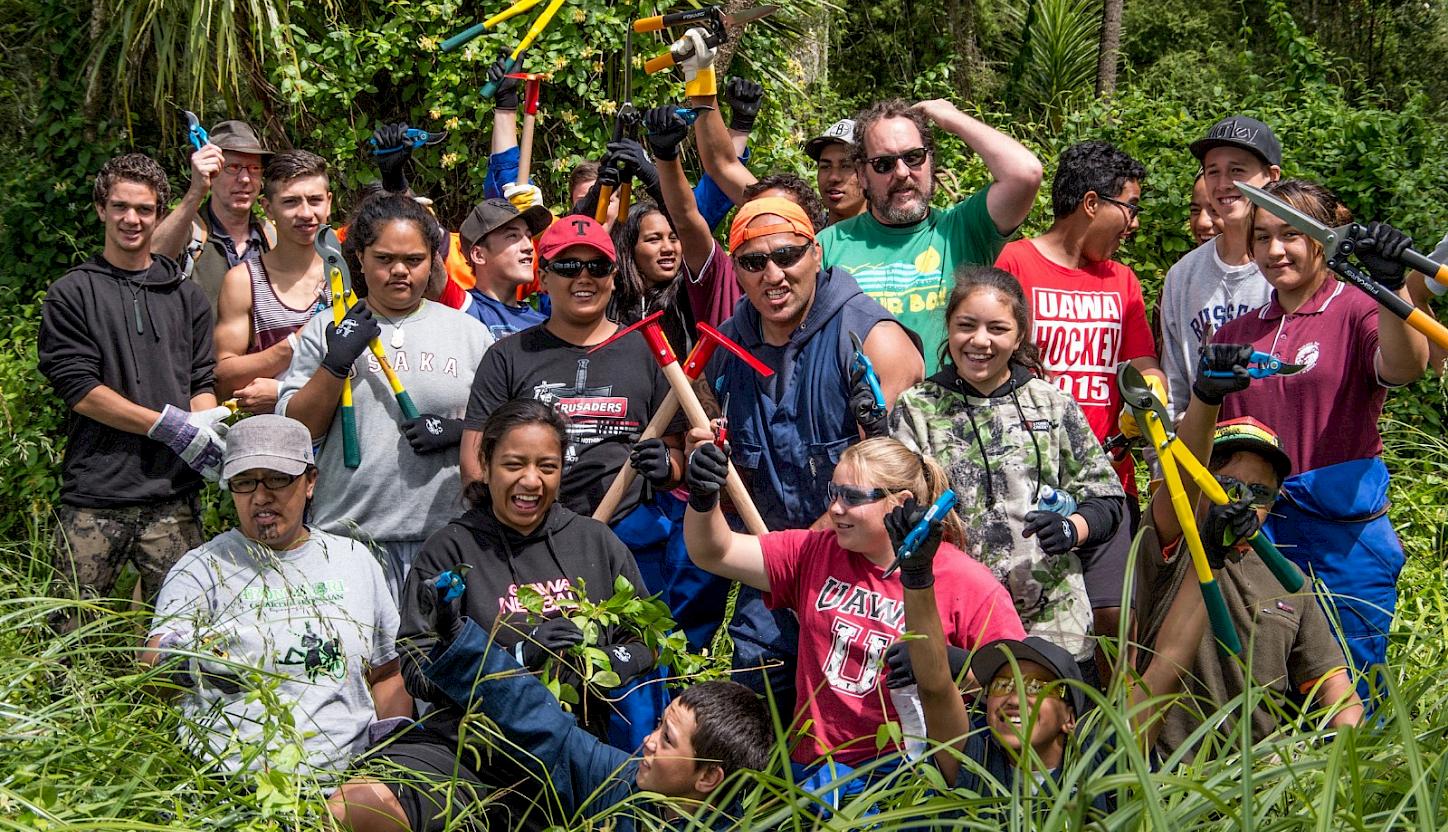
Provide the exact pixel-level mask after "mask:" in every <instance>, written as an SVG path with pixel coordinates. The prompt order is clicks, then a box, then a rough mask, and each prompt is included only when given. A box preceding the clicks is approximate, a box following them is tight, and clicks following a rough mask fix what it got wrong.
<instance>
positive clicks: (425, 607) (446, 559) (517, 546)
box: [397, 502, 648, 736]
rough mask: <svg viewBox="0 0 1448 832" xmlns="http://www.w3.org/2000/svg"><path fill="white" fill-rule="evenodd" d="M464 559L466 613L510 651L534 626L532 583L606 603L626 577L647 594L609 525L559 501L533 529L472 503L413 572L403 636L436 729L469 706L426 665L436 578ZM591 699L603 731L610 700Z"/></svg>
mask: <svg viewBox="0 0 1448 832" xmlns="http://www.w3.org/2000/svg"><path fill="white" fill-rule="evenodd" d="M463 564H466V565H468V566H470V567H472V568H471V569H469V570H468V573H467V577H466V583H467V590H466V592H465V593H464V595H463V599H462V614H463V615H465V616H468V617H469V618H471V619H473V620H474V621H476V622H477V624H478V626H479V627H482V628H483V629H485V630H489V631H491V632H492V633H493V638H492V640H493V643H494V644H496V645H497V646H498V647H501V648H503V649H505V650H508V651H509V652H512V650H513V649H514V648H515V647H516V646H517V645H518V642H519V641H521V640H522V639H523V633H524V632H526V631H527V630H528V629H530V628H531V625H529V624H527V619H528V612H527V611H526V610H523V609H522V607H520V606H519V605H518V604H517V600H518V587H519V586H520V585H525V586H531V587H532V588H533V589H536V590H537V591H538V592H540V593H541V594H542V595H543V597H544V598H545V599H549V598H553V599H575V598H577V597H579V595H578V593H579V589H580V583H582V585H583V586H582V589H583V590H585V591H586V592H587V597H589V598H591V599H593V600H595V601H600V600H603V599H605V598H609V597H611V596H612V595H613V581H614V578H616V577H618V576H620V575H622V576H623V577H624V578H626V579H628V581H629V583H631V584H633V586H634V589H635V590H637V591H638V593H639V594H640V595H645V594H647V593H648V590H647V589H646V588H645V587H644V582H643V577H642V576H641V575H640V574H639V567H638V564H637V563H635V562H634V558H633V553H631V552H630V551H629V550H628V547H627V546H625V545H624V544H623V543H622V542H621V541H620V540H619V539H618V538H617V537H615V536H614V534H613V531H612V530H610V529H609V527H608V526H607V525H605V524H603V523H600V522H598V521H597V520H594V519H593V518H591V517H583V516H580V515H578V514H575V513H574V512H572V511H570V510H569V509H567V508H565V507H563V506H562V505H560V504H558V503H556V502H555V503H554V504H553V506H552V508H550V509H549V511H548V517H547V518H546V519H545V520H544V521H543V522H542V523H541V524H540V525H539V526H538V528H536V529H534V530H533V531H532V532H530V533H528V534H526V535H522V534H519V533H518V532H516V531H514V530H513V529H511V528H509V527H508V526H505V525H503V524H502V523H500V522H498V520H497V518H496V517H495V516H494V515H493V509H492V506H491V505H489V504H484V505H483V506H481V507H479V508H474V509H470V510H469V511H468V512H467V513H466V514H464V515H463V516H461V517H459V518H457V519H456V520H453V521H452V522H451V523H448V524H447V525H446V526H444V527H443V528H442V529H440V530H438V531H437V532H436V533H434V534H433V535H432V536H431V537H429V538H428V539H427V542H426V543H424V544H423V546H422V551H420V552H419V553H418V555H417V560H416V561H415V562H414V563H413V565H412V570H411V571H410V572H408V575H407V582H406V585H405V586H404V588H403V591H402V600H401V614H402V623H401V626H400V627H399V628H398V632H397V642H398V648H399V652H400V653H401V656H402V674H403V678H404V680H405V681H406V683H407V690H408V692H409V693H411V694H412V695H413V696H414V697H416V698H418V699H422V700H426V701H428V702H432V703H433V704H435V705H438V706H439V712H438V713H436V714H435V715H430V716H429V717H428V719H429V720H430V721H432V725H433V727H434V728H435V729H436V730H438V731H440V732H442V733H445V734H450V735H455V734H456V730H457V722H458V718H459V717H460V716H461V714H462V712H461V710H460V709H458V708H457V706H456V705H454V704H452V702H451V700H449V699H448V698H447V697H446V696H445V695H444V694H442V693H441V692H439V691H438V690H437V689H436V688H435V687H433V685H432V683H431V682H430V681H428V679H427V676H426V674H425V672H424V669H425V668H426V667H427V665H428V659H427V656H428V653H429V652H430V651H431V650H432V647H433V644H434V643H435V642H436V640H437V638H436V636H435V635H434V633H433V629H432V619H433V605H434V599H435V598H436V590H434V589H433V582H434V581H435V580H436V579H437V576H438V575H440V574H442V573H443V572H444V571H447V570H449V569H452V568H454V567H456V566H459V565H463ZM545 614H547V615H549V616H551V615H555V614H556V610H555V609H554V608H553V607H552V606H551V605H545ZM613 635H614V633H612V632H609V633H606V634H605V637H604V639H603V642H604V644H612V643H614V642H615V641H623V642H626V641H627V639H626V638H623V637H619V638H613V637H612V636H613ZM600 646H603V645H600ZM635 646H638V645H632V644H631V645H630V647H631V648H632V647H635ZM640 647H641V646H640ZM625 681H626V680H625ZM585 704H586V705H587V706H588V707H587V711H588V720H587V724H586V726H585V727H587V728H589V730H590V731H592V732H593V733H594V734H595V735H598V736H603V733H604V729H605V728H606V719H607V716H608V707H607V705H606V704H603V703H601V702H587V703H585Z"/></svg>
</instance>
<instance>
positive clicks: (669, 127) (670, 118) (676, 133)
mask: <svg viewBox="0 0 1448 832" xmlns="http://www.w3.org/2000/svg"><path fill="white" fill-rule="evenodd" d="M682 109H683V108H682V107H676V106H674V105H673V104H665V105H664V106H662V107H654V108H652V109H650V110H647V111H646V112H645V113H644V139H645V140H646V141H647V142H648V143H649V149H650V150H652V151H653V152H654V158H655V159H658V160H659V161H661V162H671V161H673V160H675V159H677V158H679V145H681V144H683V143H684V140H685V139H687V138H688V137H689V122H688V121H687V120H686V119H685V118H684V117H683V115H682V114H681V113H680V110H682Z"/></svg>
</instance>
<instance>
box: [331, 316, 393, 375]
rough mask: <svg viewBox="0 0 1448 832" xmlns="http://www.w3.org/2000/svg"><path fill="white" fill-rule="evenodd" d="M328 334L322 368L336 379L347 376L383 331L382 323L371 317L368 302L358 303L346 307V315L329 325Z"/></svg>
mask: <svg viewBox="0 0 1448 832" xmlns="http://www.w3.org/2000/svg"><path fill="white" fill-rule="evenodd" d="M325 333H326V338H327V354H326V355H324V356H322V369H324V370H326V371H327V372H329V373H331V374H332V375H334V376H336V377H337V378H346V377H347V374H348V373H350V372H352V364H353V363H354V362H356V361H357V359H358V358H360V357H361V355H362V353H363V351H364V350H366V349H367V345H368V344H370V343H372V339H373V338H376V337H377V336H379V335H381V334H382V325H381V324H379V323H377V321H376V319H375V318H373V317H372V310H371V309H369V308H368V307H367V304H365V303H356V304H354V305H353V306H352V308H351V309H349V310H347V315H346V317H344V318H342V320H341V321H340V322H339V323H337V324H335V325H334V326H329V327H327V328H326V329H325Z"/></svg>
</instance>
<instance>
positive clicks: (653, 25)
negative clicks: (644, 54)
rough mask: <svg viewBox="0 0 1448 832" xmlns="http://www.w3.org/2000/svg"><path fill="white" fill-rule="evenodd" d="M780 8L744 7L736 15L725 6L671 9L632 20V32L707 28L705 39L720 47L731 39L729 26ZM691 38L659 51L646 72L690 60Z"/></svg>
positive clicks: (647, 65)
mask: <svg viewBox="0 0 1448 832" xmlns="http://www.w3.org/2000/svg"><path fill="white" fill-rule="evenodd" d="M777 11H779V6H776V5H767V6H755V7H754V8H752V9H744V10H742V11H738V12H735V13H734V14H725V13H724V8H723V7H722V6H704V7H702V8H698V9H689V10H687V11H682V12H671V13H669V14H661V15H655V16H654V17H642V18H639V19H638V20H635V21H634V22H633V31H635V32H638V33H639V34H643V33H645V32H657V31H660V30H663V29H672V28H674V27H675V26H702V27H704V29H705V30H707V31H708V34H707V35H706V36H705V37H704V42H705V43H706V44H708V45H709V46H719V45H721V44H723V43H725V42H727V41H728V40H729V30H728V28H727V27H729V26H743V25H744V24H746V23H749V22H750V21H754V20H758V19H759V18H761V17H767V16H769V15H771V14H774V13H775V12H777ZM687 44H688V41H682V42H681V43H679V44H675V45H674V46H671V47H670V48H669V50H668V51H667V52H660V53H659V54H658V55H655V56H654V57H652V58H649V60H648V61H647V62H646V63H645V64H644V72H647V73H648V74H650V75H652V74H654V73H655V72H658V71H659V70H662V69H668V68H669V67H671V66H673V65H675V64H677V63H679V62H680V61H683V60H685V59H687V58H688V57H689V56H691V55H693V54H694V50H693V48H692V47H691V46H688V45H687Z"/></svg>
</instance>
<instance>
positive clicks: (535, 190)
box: [503, 183, 543, 214]
mask: <svg viewBox="0 0 1448 832" xmlns="http://www.w3.org/2000/svg"><path fill="white" fill-rule="evenodd" d="M503 198H504V199H506V200H508V201H509V202H511V203H513V207H514V208H517V209H518V213H520V214H521V213H523V212H524V211H526V210H528V209H529V208H532V207H533V206H534V205H542V204H543V191H542V190H541V189H540V188H539V187H538V186H537V185H518V184H514V183H509V184H507V185H504V186H503Z"/></svg>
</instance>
